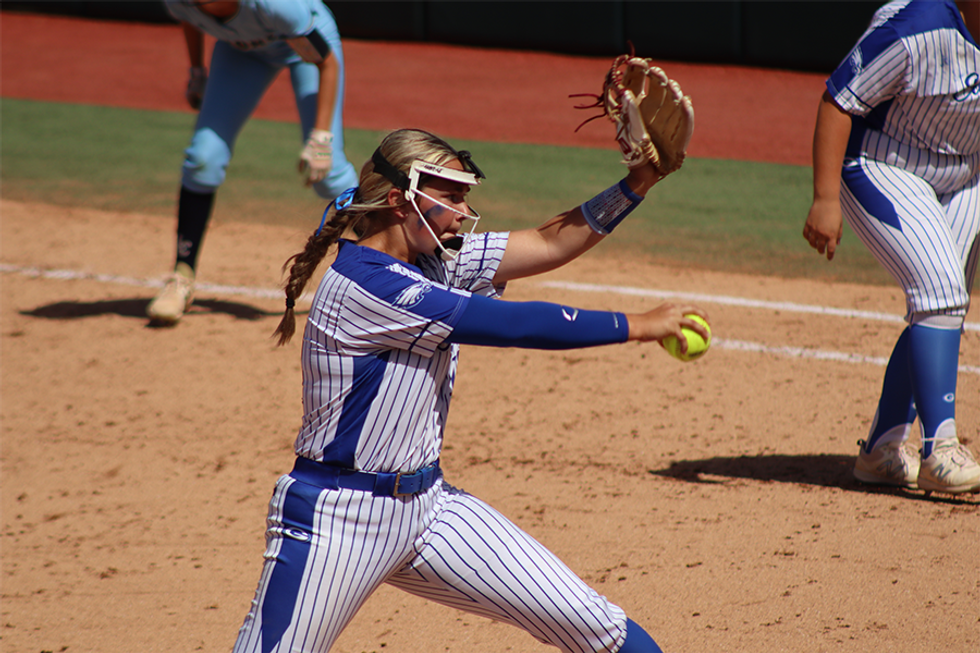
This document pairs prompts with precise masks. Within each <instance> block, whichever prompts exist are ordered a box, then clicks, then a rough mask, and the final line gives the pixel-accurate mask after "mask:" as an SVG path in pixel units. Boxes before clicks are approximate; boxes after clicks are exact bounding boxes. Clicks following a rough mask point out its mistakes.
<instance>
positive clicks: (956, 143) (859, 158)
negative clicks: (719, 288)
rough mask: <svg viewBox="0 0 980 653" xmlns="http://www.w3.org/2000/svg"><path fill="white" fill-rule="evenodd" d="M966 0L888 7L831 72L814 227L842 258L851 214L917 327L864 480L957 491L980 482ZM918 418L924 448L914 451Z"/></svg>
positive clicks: (866, 457)
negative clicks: (968, 388)
mask: <svg viewBox="0 0 980 653" xmlns="http://www.w3.org/2000/svg"><path fill="white" fill-rule="evenodd" d="M958 4H959V5H960V7H959V8H960V9H962V10H963V13H962V14H961V12H960V11H959V9H958V7H957V4H956V3H954V2H952V1H951V0H947V1H936V0H912V1H910V0H900V1H898V2H891V3H889V4H887V5H885V6H883V7H882V8H881V9H879V10H878V12H877V13H876V14H875V16H874V18H873V20H872V22H871V25H870V27H869V28H868V30H867V31H866V32H865V33H864V35H863V36H862V37H861V39H860V40H859V41H858V43H857V45H856V46H855V47H854V49H853V50H852V51H851V53H850V54H849V55H848V57H847V59H845V60H844V62H843V63H842V64H841V65H840V67H839V68H837V70H836V71H835V72H834V73H833V74H832V75H831V76H830V78H829V79H828V81H827V91H826V93H825V94H824V96H823V99H822V100H821V103H820V107H819V111H818V114H817V123H816V130H815V135H814V154H813V175H814V199H813V205H812V206H811V208H810V212H809V215H808V216H807V220H806V225H805V226H804V229H803V235H804V237H805V238H806V239H807V241H808V242H809V243H810V245H811V246H812V247H814V248H815V249H816V250H817V251H818V252H820V253H821V254H823V253H826V255H827V258H828V259H832V258H833V257H834V252H835V250H836V247H837V245H838V244H839V243H840V239H841V216H842V215H843V217H844V218H846V219H847V221H848V224H849V225H850V226H851V227H852V228H853V229H854V232H855V233H856V234H857V235H858V237H859V238H860V239H861V241H862V242H863V243H864V244H865V246H867V247H868V249H869V250H871V252H872V253H873V254H874V256H875V258H877V259H878V261H879V262H880V263H881V264H882V265H883V266H885V268H886V269H887V270H888V271H889V272H890V273H891V274H892V276H894V277H895V279H896V280H897V281H898V283H899V284H901V286H902V288H903V289H904V291H905V299H906V306H907V320H908V323H909V326H908V328H906V329H905V330H904V331H903V332H902V334H901V336H900V337H899V339H898V342H897V343H896V345H895V348H894V350H893V351H892V355H891V359H890V361H889V363H888V367H887V369H886V371H885V378H884V383H883V386H882V392H881V397H880V399H879V402H878V408H877V412H876V414H875V418H874V421H873V423H872V426H871V431H870V434H869V436H868V438H867V440H861V441H859V442H858V444H859V445H860V447H861V449H860V452H859V454H858V458H857V462H856V464H855V467H854V476H855V477H856V478H857V479H859V480H861V481H864V482H867V483H877V484H885V485H897V486H905V487H919V488H921V489H924V490H928V491H940V492H951V493H957V492H969V491H976V490H977V489H980V465H977V463H976V461H975V460H974V458H973V455H972V454H971V453H970V451H969V450H968V449H967V448H966V447H964V446H963V445H962V444H961V443H960V442H959V440H958V438H957V436H956V421H955V406H956V403H955V401H956V377H957V368H958V365H959V347H960V334H961V330H962V326H963V321H964V318H965V316H966V313H967V310H968V308H969V305H970V290H971V286H972V283H973V279H974V277H975V276H976V271H977V257H978V251H980V240H978V238H977V233H978V231H980V49H978V47H977V41H976V39H977V38H980V4H978V3H977V2H975V1H971V2H960V3H958ZM968 26H969V27H968ZM974 399H975V398H974ZM916 416H918V419H919V423H920V428H921V437H922V448H921V450H920V452H919V455H918V456H916V455H915V454H914V453H913V452H911V451H909V450H908V448H907V447H906V441H907V440H908V437H909V432H910V430H911V428H912V424H913V423H914V422H915V419H916Z"/></svg>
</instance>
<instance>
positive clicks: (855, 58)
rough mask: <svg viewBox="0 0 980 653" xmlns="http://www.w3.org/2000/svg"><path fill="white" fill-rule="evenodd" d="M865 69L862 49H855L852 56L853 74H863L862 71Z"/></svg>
mask: <svg viewBox="0 0 980 653" xmlns="http://www.w3.org/2000/svg"><path fill="white" fill-rule="evenodd" d="M863 68H864V55H863V54H862V53H861V48H854V52H853V53H852V54H851V72H852V73H854V74H855V76H856V75H860V74H861V69H863Z"/></svg>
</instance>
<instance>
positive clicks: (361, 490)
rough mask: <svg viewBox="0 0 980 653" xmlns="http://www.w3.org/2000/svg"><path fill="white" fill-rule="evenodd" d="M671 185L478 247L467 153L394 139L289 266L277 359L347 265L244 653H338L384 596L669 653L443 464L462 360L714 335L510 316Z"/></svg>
mask: <svg viewBox="0 0 980 653" xmlns="http://www.w3.org/2000/svg"><path fill="white" fill-rule="evenodd" d="M661 176H662V175H661V174H660V173H658V172H657V171H656V170H655V169H654V167H653V165H652V164H650V163H643V162H639V163H637V165H636V167H633V168H632V169H631V170H630V172H629V174H628V175H627V177H626V178H625V179H623V180H622V181H620V182H618V183H616V184H615V185H613V186H611V187H610V188H608V189H607V190H605V191H603V192H601V193H600V194H599V195H597V196H596V197H594V198H592V199H590V200H588V201H587V202H585V203H584V204H582V205H581V206H578V207H574V208H571V209H569V210H568V211H565V212H564V213H562V214H560V215H558V216H555V217H554V218H552V219H550V220H548V221H547V222H545V223H544V224H542V225H541V226H540V227H538V228H536V229H525V230H520V231H514V232H509V233H508V232H492V231H490V232H483V233H472V227H471V225H475V221H476V220H477V219H479V215H478V214H477V213H476V212H474V211H473V210H472V209H471V208H470V206H469V203H468V193H469V190H470V188H471V187H473V186H475V185H477V184H479V183H480V182H481V179H482V178H483V173H482V172H481V171H480V169H479V168H478V167H477V166H476V164H475V163H474V162H473V160H472V159H471V157H470V155H469V153H468V152H465V151H456V150H455V149H453V148H452V146H450V145H449V144H448V143H446V142H445V141H443V140H442V139H440V138H438V137H436V136H434V135H432V134H430V133H428V132H424V131H420V130H410V129H403V130H397V131H395V132H392V133H390V134H389V135H388V136H386V137H385V139H384V140H383V141H382V143H381V145H380V146H379V147H378V149H377V150H376V151H375V153H374V155H373V156H372V158H371V160H370V161H368V162H367V163H366V164H365V165H364V167H363V168H362V169H361V175H360V185H359V186H358V187H356V188H351V189H349V190H348V191H345V192H344V193H342V194H341V195H340V197H338V198H337V200H336V203H335V204H334V205H333V206H331V207H328V210H327V211H325V212H324V216H323V221H322V223H321V227H320V228H319V229H317V230H316V232H315V233H313V234H311V235H310V237H309V239H308V240H307V243H306V246H305V248H304V250H303V251H302V252H300V253H299V254H297V255H296V256H294V257H292V258H291V259H290V263H291V267H290V274H289V280H288V282H287V284H286V312H285V315H284V316H283V319H282V322H281V323H280V325H279V328H278V329H277V330H276V333H277V335H279V338H280V340H279V342H280V344H283V343H285V341H287V340H288V339H289V338H290V337H291V336H292V334H293V331H294V327H295V316H294V312H293V307H294V306H295V302H296V299H297V298H298V297H300V296H301V295H302V293H303V290H304V288H305V287H306V284H307V282H308V281H309V280H310V279H311V278H312V276H313V274H314V272H315V271H316V269H317V266H318V265H319V264H320V263H321V261H323V259H324V257H325V256H327V255H328V253H332V252H334V251H336V257H335V259H334V261H333V262H332V263H331V264H330V266H329V268H328V269H327V270H326V272H325V273H324V274H323V276H322V279H321V280H320V282H319V285H318V289H317V291H316V295H315V297H314V299H313V304H312V306H311V308H310V311H309V315H308V317H307V318H306V327H305V331H304V333H303V346H302V354H301V356H302V369H303V410H304V415H303V421H302V426H301V427H300V430H299V433H298V434H297V438H296V444H295V450H296V462H295V466H294V468H293V471H291V472H290V473H289V474H286V475H284V476H282V477H280V479H279V481H278V482H277V484H276V488H275V491H274V493H273V497H272V500H271V501H270V504H269V518H268V522H267V523H268V530H267V539H266V544H267V548H266V553H265V556H264V557H265V563H264V564H265V566H264V569H263V572H262V574H261V579H260V581H259V586H258V589H257V591H256V594H255V600H254V601H253V603H252V608H251V610H250V611H249V613H248V616H247V617H246V619H245V623H244V625H243V626H242V628H241V630H240V632H239V635H238V641H237V643H236V645H235V649H234V650H235V653H256V652H258V651H262V652H263V653H267V652H273V653H275V652H280V651H283V652H284V651H291V652H293V653H325V652H326V651H329V650H330V648H331V646H332V645H333V643H334V641H335V640H336V638H337V637H338V636H339V635H340V633H341V632H342V631H343V629H344V627H345V626H346V625H347V623H348V622H349V621H350V620H351V619H352V618H353V617H354V615H355V614H356V613H357V611H358V609H359V608H360V607H361V606H362V605H363V604H364V602H365V601H366V600H367V599H368V597H370V596H371V594H373V593H374V591H375V590H376V589H377V588H378V587H379V586H380V585H382V584H384V583H387V584H389V585H391V586H394V587H397V588H399V589H402V590H404V591H406V592H410V593H412V594H414V595H416V596H420V597H423V598H426V599H429V600H431V601H435V602H437V603H440V604H443V605H447V606H450V607H453V608H458V609H460V610H464V611H467V612H470V613H472V614H476V615H480V616H484V617H487V618H490V619H495V620H497V621H501V622H503V623H508V624H511V625H513V626H516V627H518V628H521V629H523V630H525V631H527V632H528V633H530V634H531V635H533V636H534V637H535V638H537V639H538V640H540V641H542V642H544V643H547V644H550V645H552V646H555V647H558V648H560V649H561V650H562V651H579V652H586V651H607V652H610V653H611V652H613V651H618V652H619V653H659V652H660V648H659V647H658V646H657V644H656V643H655V642H654V641H653V639H652V638H651V637H650V636H649V635H648V634H647V633H646V631H645V630H644V629H643V628H641V627H640V626H639V625H637V624H636V623H635V622H633V621H632V620H630V619H628V618H627V617H626V614H625V613H624V612H623V610H622V608H620V607H618V606H616V605H615V604H613V603H612V602H611V601H609V600H608V599H607V598H606V597H604V596H601V595H599V594H598V593H597V592H595V591H594V590H593V589H591V588H590V587H589V586H588V585H587V584H586V583H585V582H584V581H582V580H581V579H580V578H579V577H578V576H577V575H576V574H575V573H574V572H572V570H571V569H569V568H568V567H567V566H566V565H564V564H563V563H562V562H561V561H560V560H559V559H558V558H557V557H556V556H555V555H554V554H553V553H551V552H550V551H548V550H547V549H546V548H545V547H544V546H542V545H541V544H540V543H538V542H537V541H535V540H534V539H533V538H532V537H531V536H530V535H528V534H527V533H525V532H524V531H522V530H521V529H520V528H518V527H517V526H516V525H515V524H514V523H513V522H512V521H510V520H509V519H507V518H506V517H504V516H503V515H502V514H500V513H499V512H497V511H496V510H494V509H493V508H492V507H490V506H489V505H487V504H486V503H484V502H483V501H481V500H480V499H478V498H476V497H474V496H473V495H471V494H469V493H467V492H464V491H462V490H458V489H456V488H454V487H452V486H450V485H449V484H448V483H445V482H443V480H442V472H441V470H440V466H439V457H440V453H441V450H442V442H443V435H444V430H445V426H446V420H447V417H448V412H449V404H450V400H451V398H452V391H453V385H454V381H455V377H456V369H457V359H458V355H459V345H460V344H469V345H482V346H493V347H526V348H536V349H572V348H579V347H593V346H598V345H605V344H613V343H620V342H625V341H627V340H635V341H662V340H663V339H664V338H665V337H667V336H668V335H676V336H679V337H681V338H682V339H683V335H682V332H681V329H682V327H688V328H691V329H694V330H695V331H696V332H698V333H699V334H700V335H701V336H702V337H707V331H706V330H705V329H704V327H702V326H701V325H700V324H698V323H697V322H695V321H694V320H692V319H691V318H690V317H685V315H686V314H690V313H694V314H697V315H700V316H701V317H705V315H704V313H703V312H702V311H701V310H700V309H698V308H697V307H696V306H693V305H686V306H685V305H673V304H663V305H661V306H659V307H657V308H655V309H653V310H651V311H648V312H646V313H632V314H623V313H615V312H609V311H588V310H580V309H576V308H572V307H568V306H560V305H557V304H549V303H546V302H508V301H503V300H501V299H498V297H499V296H500V295H501V293H503V292H504V288H505V285H506V283H507V282H508V281H510V280H513V279H519V278H522V277H529V276H533V275H536V274H541V273H544V272H547V271H549V270H553V269H555V268H557V267H560V266H562V265H564V264H566V263H568V262H570V261H572V260H574V259H575V258H577V257H578V256H580V255H582V254H583V253H585V252H586V251H588V250H590V249H591V248H592V247H594V246H595V245H597V244H598V243H599V242H601V241H602V240H603V239H604V238H605V237H606V235H607V234H609V233H610V232H611V231H612V230H613V229H614V228H615V227H616V225H617V224H619V223H620V221H622V220H623V218H625V217H626V216H627V215H628V214H629V213H630V212H631V211H632V210H633V209H634V208H635V207H636V206H637V205H638V204H639V203H640V202H641V201H642V199H643V197H644V196H645V195H646V193H647V192H648V191H649V190H650V188H652V187H653V185H654V184H655V183H656V182H657V181H658V180H659V179H660V178H661ZM684 346H685V347H686V340H684ZM664 360H665V361H667V360H668V359H667V358H666V356H665V357H664ZM486 391H487V392H494V391H495V390H494V389H493V388H487V389H486ZM596 401H600V402H601V401H602V398H601V397H596ZM429 648H430V649H432V650H437V649H441V648H442V645H440V644H437V643H436V642H433V643H432V646H431V647H429Z"/></svg>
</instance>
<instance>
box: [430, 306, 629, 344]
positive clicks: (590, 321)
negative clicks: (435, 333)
mask: <svg viewBox="0 0 980 653" xmlns="http://www.w3.org/2000/svg"><path fill="white" fill-rule="evenodd" d="M628 336H629V323H628V322H627V320H626V316H625V315H623V314H622V313H613V312H609V311H585V310H582V309H578V308H571V307H568V306H562V305H560V304H550V303H547V302H505V301H502V300H497V299H490V298H487V297H482V296H480V295H472V296H471V297H470V298H469V301H467V303H466V305H465V307H464V309H463V312H462V314H461V315H460V316H459V320H458V322H456V325H455V327H454V328H453V331H452V333H451V334H450V335H449V338H448V340H449V342H453V343H457V344H461V345H484V346H489V347H519V348H525V349H579V348H582V347H595V346H598V345H610V344H613V343H617V342H626V339H627V338H628Z"/></svg>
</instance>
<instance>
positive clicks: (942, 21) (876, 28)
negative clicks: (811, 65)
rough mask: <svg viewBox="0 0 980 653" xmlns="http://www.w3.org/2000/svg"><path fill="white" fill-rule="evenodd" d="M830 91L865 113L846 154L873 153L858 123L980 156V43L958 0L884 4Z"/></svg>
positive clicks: (908, 141)
mask: <svg viewBox="0 0 980 653" xmlns="http://www.w3.org/2000/svg"><path fill="white" fill-rule="evenodd" d="M827 89H828V91H829V92H830V94H831V96H833V98H834V100H835V101H836V102H837V104H838V105H839V106H840V107H841V108H842V109H844V110H845V111H847V112H848V113H850V114H852V115H854V116H858V117H860V118H862V119H863V125H861V121H856V124H855V128H856V129H855V132H854V133H852V140H851V144H850V146H849V149H848V156H858V155H862V154H867V153H868V152H867V149H868V146H867V145H866V144H862V143H861V142H860V138H859V137H860V136H861V135H862V134H861V132H860V130H859V129H857V128H858V127H859V126H863V127H865V128H866V129H869V130H875V131H879V132H882V133H884V134H885V135H887V136H888V137H890V138H891V139H894V140H895V141H897V142H899V143H902V144H905V145H908V146H911V147H913V148H916V149H919V150H925V151H928V152H934V153H938V154H946V155H954V156H955V155H959V156H963V155H965V156H971V155H977V154H980V48H978V47H977V44H976V42H975V41H974V40H973V38H972V36H971V35H970V33H969V31H968V30H967V28H966V26H965V25H964V24H963V20H962V18H961V16H960V13H959V10H958V9H957V7H956V4H955V3H954V2H952V0H898V1H897V2H891V3H889V4H887V5H885V6H884V7H882V8H881V9H879V10H878V12H877V13H876V14H875V16H874V19H873V20H872V22H871V25H870V27H869V28H868V30H867V31H866V32H865V33H864V35H863V36H862V37H861V39H860V40H859V41H858V43H857V45H855V46H854V48H853V50H851V53H850V54H849V55H848V57H847V59H845V61H844V62H843V63H842V64H841V65H840V67H838V68H837V70H836V71H835V72H834V73H833V74H832V75H831V77H830V79H829V80H828V81H827ZM855 137H858V138H855Z"/></svg>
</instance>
